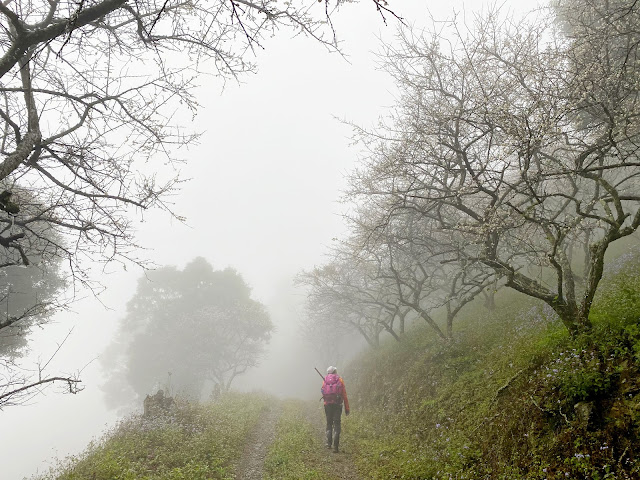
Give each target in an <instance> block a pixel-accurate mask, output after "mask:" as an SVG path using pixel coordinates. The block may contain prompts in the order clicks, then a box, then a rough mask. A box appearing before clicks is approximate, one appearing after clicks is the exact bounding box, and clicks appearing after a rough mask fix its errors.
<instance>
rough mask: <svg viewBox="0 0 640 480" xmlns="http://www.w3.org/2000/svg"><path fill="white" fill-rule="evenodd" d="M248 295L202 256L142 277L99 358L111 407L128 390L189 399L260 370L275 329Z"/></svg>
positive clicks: (229, 273) (236, 279) (234, 277)
mask: <svg viewBox="0 0 640 480" xmlns="http://www.w3.org/2000/svg"><path fill="white" fill-rule="evenodd" d="M250 294H251V290H250V288H249V287H248V286H247V284H246V283H245V282H244V280H243V279H242V277H241V276H240V275H239V274H238V273H237V272H236V271H234V270H232V269H225V270H214V269H213V267H211V265H210V264H209V263H208V262H207V261H206V260H205V259H203V258H196V259H194V260H193V261H191V262H190V263H189V264H187V265H186V266H185V267H184V269H182V270H179V269H177V268H176V267H163V268H160V269H158V270H154V271H150V272H148V273H147V274H146V275H145V276H143V277H142V278H140V280H139V281H138V288H137V290H136V293H135V294H134V296H133V297H132V298H131V300H130V301H129V302H128V304H127V315H126V316H125V318H124V319H123V320H122V322H121V324H120V327H119V331H118V335H117V341H116V342H115V343H114V344H113V345H112V346H111V347H110V348H109V349H108V351H107V353H106V355H105V356H104V358H103V363H104V364H105V366H106V367H107V368H108V370H109V372H110V376H111V377H110V379H109V381H108V383H107V384H106V390H107V395H108V398H109V400H110V401H111V403H112V404H114V405H115V404H117V403H119V402H122V401H123V400H125V401H126V400H128V399H129V398H127V395H129V396H130V394H127V393H126V392H127V391H129V392H133V393H135V395H136V396H137V397H138V398H141V397H144V396H145V395H146V394H151V393H154V392H155V390H157V389H158V388H159V387H163V388H164V387H169V388H170V389H171V390H172V391H173V392H177V393H182V394H186V395H189V396H192V397H195V398H199V397H200V396H201V395H202V394H204V393H205V391H206V390H207V388H209V389H211V388H212V387H213V386H215V385H218V386H219V387H218V388H219V389H220V390H222V391H225V390H228V389H229V388H230V386H231V384H232V382H233V380H234V379H235V378H236V376H237V375H240V374H242V373H244V372H245V371H246V370H247V369H249V368H251V367H254V366H256V365H258V363H259V361H260V358H261V356H262V354H263V351H264V346H265V345H266V343H267V342H268V341H269V338H270V336H271V333H272V331H273V324H272V323H271V320H270V319H269V315H268V314H267V312H266V310H265V307H264V306H263V305H262V304H261V303H259V302H257V301H256V300H253V299H252V298H251V295H250ZM120 395H124V398H123V397H121V396H120Z"/></svg>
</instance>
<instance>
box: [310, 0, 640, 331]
mask: <svg viewBox="0 0 640 480" xmlns="http://www.w3.org/2000/svg"><path fill="white" fill-rule="evenodd" d="M639 8H640V4H639V3H638V2H636V1H632V0H616V1H612V2H604V3H603V2H599V1H596V0H560V1H556V2H553V3H552V5H551V6H550V7H549V8H546V9H540V10H539V11H537V12H536V13H535V14H530V15H528V16H525V17H523V18H522V19H515V18H513V17H511V16H509V15H506V14H504V12H502V11H500V9H498V8H495V9H490V10H488V11H487V12H485V13H483V14H479V15H477V16H476V17H475V19H474V22H473V24H472V25H470V26H469V27H468V29H467V28H464V27H463V26H462V25H461V23H460V22H459V21H458V19H457V18H454V19H452V20H451V21H449V22H438V23H434V25H433V27H432V28H430V29H425V30H423V31H418V30H415V29H411V28H408V27H407V28H400V29H399V32H398V37H399V42H398V44H397V46H391V45H389V46H386V47H385V49H384V51H383V53H382V55H381V58H382V63H383V65H384V66H385V68H386V70H387V71H388V72H389V74H390V75H391V76H392V77H393V78H394V79H395V80H396V83H397V86H398V88H399V91H400V93H399V95H398V102H397V105H395V106H394V107H393V108H392V111H391V113H390V114H389V115H388V117H387V118H386V119H385V120H384V121H383V122H381V124H380V125H379V126H378V127H377V128H374V129H370V130H367V129H363V128H359V127H356V132H357V133H356V135H357V138H358V140H360V141H361V145H362V146H363V150H364V152H363V156H362V159H361V162H360V165H359V167H358V168H357V169H356V170H355V171H354V172H353V173H352V174H351V178H350V182H351V185H350V188H349V190H348V192H347V194H346V200H347V201H348V202H349V205H350V206H351V213H350V214H349V218H350V221H351V223H350V227H351V231H350V237H349V241H347V242H345V244H348V245H349V247H348V248H347V251H348V252H351V253H350V254H348V256H350V257H353V256H354V255H357V256H358V258H360V259H365V260H366V262H368V264H369V266H370V268H369V271H372V272H374V273H375V278H377V279H378V280H380V279H383V278H392V279H395V282H396V284H397V285H398V287H399V288H396V290H395V292H394V291H392V290H387V294H386V295H387V302H389V301H391V303H394V302H395V303H397V302H399V303H401V304H404V305H406V306H411V307H412V308H413V310H414V311H415V312H416V313H417V314H419V315H420V316H421V317H422V318H424V319H425V320H427V322H428V323H430V325H431V326H432V327H433V328H434V330H436V332H438V334H439V335H440V336H442V337H444V338H446V337H450V332H451V322H452V320H453V317H452V316H455V313H456V311H457V310H458V309H459V307H461V306H463V305H464V304H465V303H467V302H468V301H470V300H471V299H472V298H474V297H475V296H477V295H479V294H480V293H487V291H489V290H494V291H495V289H496V288H497V287H498V286H500V285H504V286H507V287H509V288H513V289H515V290H517V291H519V292H521V293H523V294H525V295H528V296H531V297H534V298H537V299H539V300H541V301H543V302H545V303H546V304H547V305H548V306H550V307H551V308H552V309H553V310H554V311H555V313H556V314H557V315H558V317H559V318H560V319H561V321H562V322H563V323H564V325H565V326H566V327H567V329H568V330H569V331H570V332H571V333H572V334H578V333H581V332H585V331H588V330H589V329H590V320H589V313H590V309H591V303H592V301H593V298H594V296H595V294H596V291H597V289H598V285H599V282H600V280H601V278H602V273H603V267H604V262H605V253H606V251H607V249H608V248H609V246H610V245H611V244H612V243H613V242H615V241H617V240H619V239H621V238H624V237H626V236H629V235H631V234H632V233H634V232H635V231H636V230H637V229H638V227H639V226H640V208H639V207H640V194H639V193H638V192H640V188H639V187H640V185H639V183H638V180H639V173H638V172H639V170H638V166H640V162H639V159H638V152H639V151H640V121H639V119H640V115H639V106H640V103H639V101H640V51H639V50H638V48H639V45H640V11H639ZM353 239H355V241H354V240H353ZM338 250H340V252H341V254H342V253H343V249H338ZM362 252H367V253H366V254H363V253H362ZM349 261H350V260H349ZM330 265H331V271H340V269H341V268H340V267H336V266H335V263H331V264H330ZM342 268H347V269H348V268H349V267H348V262H347V263H344V262H343V266H342ZM361 270H362V269H361ZM323 271H326V268H325V269H324V270H323V269H322V268H320V269H317V270H316V272H318V273H320V272H323ZM318 278H319V277H318ZM308 283H309V285H310V286H311V293H310V297H309V298H310V308H313V303H312V302H315V298H317V297H318V296H319V295H322V289H323V288H324V286H322V287H321V286H320V283H318V282H317V281H316V282H315V283H314V281H310V282H308ZM333 283H334V284H335V283H336V282H335V281H333ZM340 283H341V282H340ZM391 285H393V282H391ZM377 288H378V287H377V286H376V287H374V288H368V293H369V294H374V293H375V292H377V291H378V290H377ZM358 295H359V297H360V298H361V297H362V295H361V294H358ZM391 296H393V297H395V299H392V298H391ZM349 298H350V300H351V301H352V302H355V303H359V305H360V308H364V307H365V306H366V302H364V303H363V302H362V301H361V300H360V299H358V296H355V295H353V294H350V295H349ZM412 298H413V299H414V301H413V302H410V301H409V300H411V299H412ZM411 303H413V305H411ZM434 306H436V307H438V306H446V309H447V330H448V333H449V335H443V334H442V332H441V330H440V328H439V326H438V325H437V324H435V322H430V320H429V315H430V314H429V311H430V310H431V309H433V307H434ZM357 308H358V307H357V306H353V305H352V309H357ZM310 318H313V314H310ZM376 323H378V324H379V322H377V321H375V322H374V324H376ZM358 328H362V327H361V325H359V326H358ZM390 333H391V332H390Z"/></svg>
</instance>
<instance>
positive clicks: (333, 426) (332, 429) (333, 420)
mask: <svg viewBox="0 0 640 480" xmlns="http://www.w3.org/2000/svg"><path fill="white" fill-rule="evenodd" d="M324 414H325V415H326V417H327V446H328V447H330V446H331V444H332V443H333V447H334V449H335V450H338V444H339V443H340V421H341V419H342V404H341V403H328V404H326V405H325V406H324ZM332 440H333V442H332Z"/></svg>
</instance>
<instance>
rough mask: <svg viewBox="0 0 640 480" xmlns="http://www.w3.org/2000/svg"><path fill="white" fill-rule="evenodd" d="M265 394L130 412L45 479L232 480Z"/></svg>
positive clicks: (265, 403) (232, 395)
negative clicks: (149, 414) (156, 412)
mask: <svg viewBox="0 0 640 480" xmlns="http://www.w3.org/2000/svg"><path fill="white" fill-rule="evenodd" d="M267 404H268V398H267V397H265V396H261V395H235V394H227V395H224V396H223V397H222V398H221V399H220V400H219V401H218V402H216V403H211V404H192V403H180V402H178V404H177V406H176V408H175V409H174V410H172V411H171V412H168V413H167V414H166V415H163V416H158V417H155V418H152V419H146V418H142V417H140V416H132V417H130V418H128V419H126V420H124V421H122V422H121V423H120V424H118V425H117V426H116V427H115V428H113V429H112V430H111V431H110V432H107V433H106V434H105V435H104V436H103V438H102V439H101V440H99V441H97V442H92V443H91V444H90V445H89V447H88V448H87V449H86V450H85V452H83V453H81V454H80V455H77V456H73V457H69V458H67V459H65V460H63V461H61V462H60V464H59V465H58V466H57V467H56V468H54V469H52V470H51V471H50V472H49V473H48V474H46V475H45V476H43V477H40V478H41V479H42V480H45V479H46V480H50V479H56V480H85V479H86V480H134V479H135V480H205V479H206V480H211V479H220V480H231V479H233V478H234V474H233V472H234V466H235V463H236V461H237V460H238V458H239V456H240V455H241V453H242V449H243V447H244V444H245V441H246V438H247V435H248V434H249V433H250V432H251V430H252V428H253V427H254V425H255V424H256V423H257V421H258V420H259V418H260V413H261V412H262V411H263V410H264V409H265V408H266V406H267Z"/></svg>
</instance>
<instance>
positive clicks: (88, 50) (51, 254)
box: [0, 0, 393, 388]
mask: <svg viewBox="0 0 640 480" xmlns="http://www.w3.org/2000/svg"><path fill="white" fill-rule="evenodd" d="M371 1H372V2H373V6H374V7H375V8H377V9H378V11H379V12H380V13H381V15H382V16H383V17H385V16H388V15H393V12H391V11H390V10H389V9H388V7H387V6H386V2H379V1H378V0H371ZM341 3H342V0H336V1H335V2H330V1H329V0H325V1H323V2H315V1H312V0H299V1H292V2H285V3H282V2H277V1H276V0H259V1H257V2H253V1H247V0H204V1H203V2H193V1H190V0H142V1H136V2H130V1H127V0H79V1H70V0H51V1H48V2H31V1H23V0H8V1H5V2H2V3H0V23H1V25H2V28H1V29H0V122H1V123H0V182H2V188H1V189H0V267H4V266H14V265H28V264H31V263H34V262H41V263H42V264H43V265H44V264H47V263H51V262H54V263H55V262H57V261H60V260H62V261H64V264H65V265H66V266H67V267H68V270H69V274H70V277H71V279H72V281H73V282H75V283H79V284H81V285H82V286H88V287H90V288H92V289H94V288H98V287H99V285H98V284H96V283H95V282H94V280H95V279H94V278H93V277H92V276H91V275H90V272H89V270H90V265H95V264H96V263H97V264H106V263H109V262H122V263H124V264H126V263H128V262H135V263H137V264H140V265H145V264H146V263H145V261H144V258H141V257H140V255H139V254H138V250H139V249H138V246H137V244H136V241H135V232H134V225H135V223H134V219H135V217H136V216H138V218H141V219H143V218H144V213H143V212H144V211H145V210H147V209H150V208H159V209H164V210H166V211H167V212H169V213H170V214H171V215H173V216H174V217H175V218H177V219H178V220H183V218H182V217H180V216H179V215H177V214H176V213H175V212H173V211H172V210H171V203H170V197H171V195H173V194H175V193H176V191H177V189H178V187H179V186H180V182H181V179H180V175H179V168H180V165H181V162H182V161H183V159H184V153H183V152H182V150H184V149H185V148H187V147H188V146H189V145H190V144H193V143H194V142H196V141H197V140H198V134H197V133H196V132H192V131H189V130H188V129H184V128H183V127H182V125H183V124H184V123H185V122H184V119H188V118H189V117H190V116H192V115H194V114H195V112H196V111H197V109H198V106H199V105H198V101H197V98H196V97H195V96H194V88H195V87H196V86H197V84H198V83H201V81H202V79H203V78H207V77H221V78H223V79H229V78H237V77H239V76H240V75H242V74H244V73H246V72H251V71H253V70H254V69H255V64H254V62H253V61H252V53H253V52H254V51H255V50H257V49H261V48H263V42H264V40H265V39H266V38H268V37H270V36H272V35H273V34H275V33H277V32H278V31H280V30H287V31H290V32H294V33H296V34H300V35H304V36H307V37H310V38H312V39H313V40H315V41H316V42H319V43H320V44H322V45H325V46H326V47H327V48H328V49H331V50H337V48H338V40H337V37H336V32H335V31H334V29H333V25H332V23H331V18H332V15H333V14H334V11H335V9H337V7H338V6H339V5H340V4H341ZM161 165H162V168H159V166H161ZM73 286H74V287H75V286H76V285H75V284H74V285H73ZM63 305H64V302H62V301H60V302H50V303H48V306H49V307H59V306H63ZM22 319H23V317H19V316H15V315H14V316H11V317H7V319H5V320H3V322H2V323H0V329H4V328H8V327H10V326H12V325H13V326H15V325H17V324H18V323H20V322H22ZM20 388H22V387H20Z"/></svg>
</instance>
